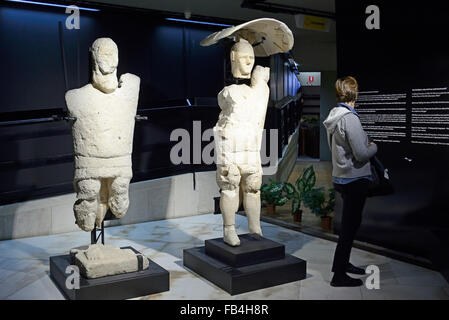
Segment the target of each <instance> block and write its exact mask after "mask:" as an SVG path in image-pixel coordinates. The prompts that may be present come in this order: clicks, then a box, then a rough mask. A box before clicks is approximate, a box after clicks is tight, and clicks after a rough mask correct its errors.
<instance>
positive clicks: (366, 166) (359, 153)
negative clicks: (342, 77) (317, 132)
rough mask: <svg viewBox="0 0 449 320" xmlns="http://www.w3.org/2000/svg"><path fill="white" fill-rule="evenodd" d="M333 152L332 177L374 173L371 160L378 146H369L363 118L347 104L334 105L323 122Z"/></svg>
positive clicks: (356, 176)
mask: <svg viewBox="0 0 449 320" xmlns="http://www.w3.org/2000/svg"><path fill="white" fill-rule="evenodd" d="M323 124H324V126H325V127H326V130H327V141H328V143H329V147H330V149H331V152H332V176H333V177H337V178H358V177H364V176H369V175H371V167H370V163H369V159H370V158H371V157H373V156H374V155H375V154H376V152H377V146H376V145H375V144H372V145H370V146H368V136H367V135H366V133H365V131H364V130H363V128H362V124H361V123H360V119H359V118H358V117H357V116H356V115H355V114H354V113H352V112H351V111H350V110H348V109H346V108H344V107H335V108H333V109H332V110H331V111H330V112H329V115H328V117H327V118H326V120H324V122H323Z"/></svg>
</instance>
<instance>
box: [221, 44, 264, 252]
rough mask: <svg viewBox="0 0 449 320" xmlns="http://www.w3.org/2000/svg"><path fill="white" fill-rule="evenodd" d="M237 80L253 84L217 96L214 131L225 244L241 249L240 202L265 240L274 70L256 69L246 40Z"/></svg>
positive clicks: (236, 62) (238, 50) (236, 65)
mask: <svg viewBox="0 0 449 320" xmlns="http://www.w3.org/2000/svg"><path fill="white" fill-rule="evenodd" d="M230 59H231V69H232V74H233V76H234V78H236V79H249V78H251V85H250V86H248V85H246V84H238V85H237V84H233V85H230V86H227V87H225V88H224V89H223V90H222V91H221V92H220V93H219V94H218V104H219V106H220V108H221V113H220V116H219V119H218V122H217V124H216V125H215V127H214V139H215V145H216V153H217V183H218V185H219V187H220V189H221V197H220V209H221V212H222V216H223V239H224V241H225V242H226V243H227V244H229V245H230V246H238V245H239V244H240V240H239V237H238V236H237V233H236V230H235V213H236V211H237V210H238V207H239V204H240V203H241V200H242V201H243V207H244V209H245V212H246V216H247V218H248V227H249V231H250V232H251V233H252V234H256V235H260V236H261V235H262V230H261V228H260V186H261V184H262V164H261V159H260V149H261V142H262V133H263V127H264V122H265V114H266V110H267V104H268V98H269V94H270V90H269V88H268V85H267V82H268V79H269V74H270V69H269V68H264V67H261V66H256V67H255V68H254V71H253V72H252V73H251V71H252V69H253V66H254V50H253V47H252V45H251V44H250V43H249V42H248V41H246V40H245V39H243V38H241V39H240V40H239V41H238V42H236V43H235V44H234V46H233V47H232V48H231V54H230Z"/></svg>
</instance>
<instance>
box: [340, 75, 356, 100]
mask: <svg viewBox="0 0 449 320" xmlns="http://www.w3.org/2000/svg"><path fill="white" fill-rule="evenodd" d="M358 87H359V86H358V84H357V80H355V79H354V78H353V77H350V76H348V77H344V78H340V79H337V81H336V82H335V91H336V96H337V102H352V101H355V100H357V90H358Z"/></svg>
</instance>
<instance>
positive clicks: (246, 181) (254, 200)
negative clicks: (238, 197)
mask: <svg viewBox="0 0 449 320" xmlns="http://www.w3.org/2000/svg"><path fill="white" fill-rule="evenodd" d="M242 180H243V207H244V208H245V213H246V217H247V218H248V228H249V232H250V233H252V234H257V235H260V236H261V235H262V229H261V228H260V186H261V185H262V170H260V169H257V170H250V171H249V172H247V173H245V172H243V174H242Z"/></svg>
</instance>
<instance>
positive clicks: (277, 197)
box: [260, 181, 289, 206]
mask: <svg viewBox="0 0 449 320" xmlns="http://www.w3.org/2000/svg"><path fill="white" fill-rule="evenodd" d="M260 197H261V199H262V201H264V202H265V203H266V204H269V205H275V206H283V205H284V204H286V203H287V201H288V200H289V197H288V196H287V192H286V188H285V184H284V183H282V182H277V181H270V183H269V184H266V183H265V184H263V185H262V187H261V188H260Z"/></svg>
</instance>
